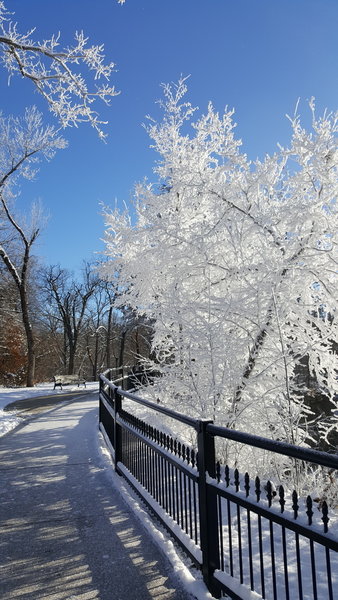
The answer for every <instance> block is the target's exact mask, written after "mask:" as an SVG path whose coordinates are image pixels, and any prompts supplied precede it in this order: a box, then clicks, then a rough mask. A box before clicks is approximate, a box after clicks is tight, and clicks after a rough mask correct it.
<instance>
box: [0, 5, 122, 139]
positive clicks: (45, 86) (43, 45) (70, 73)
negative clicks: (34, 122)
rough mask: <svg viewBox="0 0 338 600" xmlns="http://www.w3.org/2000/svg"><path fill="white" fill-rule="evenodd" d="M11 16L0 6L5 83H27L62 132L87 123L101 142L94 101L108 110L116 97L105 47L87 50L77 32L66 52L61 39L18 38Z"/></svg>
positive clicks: (0, 51) (30, 33)
mask: <svg viewBox="0 0 338 600" xmlns="http://www.w3.org/2000/svg"><path fill="white" fill-rule="evenodd" d="M119 4H123V1H121V0H119ZM12 16H13V13H11V12H9V11H8V10H7V8H6V6H5V3H4V2H2V1H0V61H1V63H2V65H3V66H4V68H5V69H6V70H7V71H8V73H9V77H10V78H11V77H12V76H14V75H17V74H18V75H21V76H22V77H26V78H28V79H29V80H30V81H31V82H32V83H33V85H34V86H35V88H36V89H37V91H38V92H39V93H40V94H42V96H43V97H44V98H45V100H46V101H47V103H48V107H49V109H50V111H51V112H52V113H53V115H54V116H56V118H57V119H58V120H59V122H60V124H61V126H62V127H68V126H70V125H78V124H79V123H82V122H89V123H90V124H91V125H92V126H93V127H94V128H95V129H96V131H97V132H98V134H99V136H100V137H101V138H104V137H105V134H104V132H103V130H102V126H103V125H104V124H105V121H102V120H100V117H99V116H98V113H97V110H96V100H98V99H100V100H102V101H103V102H104V103H106V104H109V102H110V99H111V97H112V96H115V95H116V94H117V93H118V92H116V90H115V88H114V86H111V85H110V77H111V74H112V72H113V71H114V63H112V62H109V63H105V56H104V47H103V45H92V46H90V45H88V38H87V37H86V36H85V35H84V33H83V32H76V33H75V37H74V43H73V45H71V46H67V47H65V48H62V47H60V33H58V34H57V35H53V36H52V37H51V38H50V39H47V40H42V41H37V40H36V39H34V37H33V35H34V33H35V29H31V30H30V31H28V32H26V33H20V31H19V29H18V26H17V23H15V22H13V20H12ZM90 79H92V81H91V83H89V81H90ZM88 80H89V81H88ZM99 80H101V81H103V83H101V84H99V83H98V82H99Z"/></svg>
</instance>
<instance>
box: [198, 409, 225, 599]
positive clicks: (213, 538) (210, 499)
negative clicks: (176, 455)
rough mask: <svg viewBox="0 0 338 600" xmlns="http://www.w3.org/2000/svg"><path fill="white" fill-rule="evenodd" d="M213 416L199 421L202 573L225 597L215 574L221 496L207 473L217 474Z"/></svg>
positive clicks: (213, 589)
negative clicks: (211, 429) (210, 426)
mask: <svg viewBox="0 0 338 600" xmlns="http://www.w3.org/2000/svg"><path fill="white" fill-rule="evenodd" d="M209 423H213V421H211V420H201V421H199V430H198V433H197V444H198V465H197V466H198V472H199V477H198V496H199V512H200V536H201V550H202V574H203V579H204V581H205V583H206V585H207V586H208V589H209V590H210V592H211V594H212V595H213V596H214V597H215V598H220V597H221V586H220V585H219V584H218V583H217V581H216V580H215V579H214V578H213V577H212V575H213V573H214V571H215V569H219V568H220V558H219V540H218V517H217V497H216V494H215V493H214V492H213V490H211V489H210V486H208V483H207V479H206V478H207V474H209V475H210V477H215V476H216V465H215V439H214V437H213V436H211V435H210V434H208V433H207V431H206V427H207V425H208V424H209Z"/></svg>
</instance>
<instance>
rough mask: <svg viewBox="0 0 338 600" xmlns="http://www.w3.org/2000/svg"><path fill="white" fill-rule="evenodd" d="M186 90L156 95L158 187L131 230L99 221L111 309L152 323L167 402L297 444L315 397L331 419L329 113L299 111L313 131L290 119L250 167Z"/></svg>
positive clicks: (304, 438)
mask: <svg viewBox="0 0 338 600" xmlns="http://www.w3.org/2000/svg"><path fill="white" fill-rule="evenodd" d="M186 91H187V90H186V84H185V81H184V80H181V81H180V82H179V83H178V85H177V86H169V85H166V86H164V101H163V102H162V107H163V110H164V118H163V121H162V122H160V123H157V122H154V121H150V124H149V126H148V132H149V135H150V137H151V139H152V141H153V147H154V148H155V150H156V151H157V152H158V153H159V155H160V160H159V161H158V162H157V165H156V168H155V173H156V175H157V177H158V181H157V184H155V185H153V184H150V183H147V182H146V183H143V184H141V185H139V186H138V187H137V188H136V194H135V206H134V209H133V210H135V212H136V222H134V217H132V216H131V215H130V214H128V213H125V214H120V213H119V212H118V211H112V212H110V211H107V212H106V215H105V218H106V223H107V234H106V244H107V254H108V255H109V256H110V257H111V267H110V268H111V272H112V273H114V272H115V271H116V269H118V270H119V271H120V277H121V281H122V282H124V288H125V293H124V294H122V296H121V299H120V301H121V303H123V304H124V305H126V304H128V305H129V306H130V307H131V308H132V309H133V310H136V311H138V312H139V313H140V314H145V315H147V317H148V318H150V319H152V320H154V323H155V325H154V338H153V352H154V354H155V355H156V362H157V364H158V366H159V367H160V368H161V371H162V373H163V377H162V378H161V379H160V381H159V382H158V387H160V388H161V390H158V389H156V394H157V395H158V394H159V391H162V392H163V396H164V397H165V398H166V402H168V403H170V404H171V405H174V406H175V408H178V409H180V410H183V411H189V413H190V414H195V415H196V416H201V417H209V418H213V419H215V420H216V421H217V422H218V423H219V424H223V425H226V426H228V427H236V428H237V429H242V430H245V431H249V432H250V431H251V432H255V433H260V434H261V435H266V436H269V437H271V436H273V437H274V438H275V439H280V440H286V441H288V442H291V443H298V444H299V443H306V442H309V441H310V437H311V436H310V432H309V429H308V427H307V422H308V421H309V419H310V420H311V406H310V405H309V403H308V401H306V398H309V397H310V396H311V395H312V396H314V398H315V400H316V401H318V402H319V401H320V399H321V397H322V396H323V395H324V396H325V397H326V398H327V399H328V400H329V401H330V403H331V406H332V409H333V412H331V413H330V414H329V415H327V417H328V418H327V420H326V422H327V425H326V431H327V430H328V427H329V425H328V423H330V427H333V426H334V425H335V424H336V423H337V416H335V415H337V412H334V410H335V409H337V408H338V407H337V405H336V404H337V395H336V392H337V384H336V378H337V355H336V354H334V352H333V346H334V341H336V340H337V296H338V294H337V289H338V286H337V261H338V257H337V229H338V227H337V226H338V223H337V195H338V178H337V164H338V151H337V139H336V136H337V123H338V121H337V115H336V114H328V113H325V114H324V115H323V116H322V117H317V116H316V114H315V105H314V101H311V103H310V109H311V113H312V131H309V132H308V131H306V130H305V129H304V128H303V127H302V125H301V122H300V118H299V116H298V115H297V114H296V115H295V116H294V117H292V118H291V119H290V121H291V127H292V138H291V142H290V146H289V147H288V148H280V149H279V151H278V152H277V153H276V154H274V155H273V156H266V157H265V159H264V160H263V161H256V162H255V163H251V162H250V161H249V160H248V158H247V156H246V155H245V154H243V153H241V151H240V146H241V142H240V140H237V139H236V137H235V134H234V129H235V124H234V122H233V111H232V110H228V109H226V110H225V112H224V114H223V115H219V114H218V113H217V112H215V110H214V109H213V106H212V105H211V104H209V106H208V110H207V112H206V114H204V115H202V116H201V117H199V118H198V119H196V120H193V119H194V113H195V109H194V108H193V107H192V106H191V105H190V103H189V102H185V101H184V98H183V97H184V95H185V93H186ZM189 124H191V129H190V132H189V129H188V127H189ZM305 364H306V368H307V371H308V375H309V377H304V365H305ZM323 434H324V435H325V432H323Z"/></svg>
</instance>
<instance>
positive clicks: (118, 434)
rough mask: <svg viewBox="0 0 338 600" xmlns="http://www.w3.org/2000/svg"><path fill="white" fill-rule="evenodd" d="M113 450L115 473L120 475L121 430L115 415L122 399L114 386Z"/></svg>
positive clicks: (120, 406)
mask: <svg viewBox="0 0 338 600" xmlns="http://www.w3.org/2000/svg"><path fill="white" fill-rule="evenodd" d="M113 394H114V450H115V460H114V467H115V471H116V473H118V475H121V471H120V470H119V468H118V466H117V463H118V462H120V460H121V458H122V430H121V427H120V425H119V424H118V422H117V416H118V414H119V413H120V411H121V408H122V400H121V396H120V394H119V391H118V389H117V388H114V392H113Z"/></svg>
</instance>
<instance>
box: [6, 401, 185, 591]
mask: <svg viewBox="0 0 338 600" xmlns="http://www.w3.org/2000/svg"><path fill="white" fill-rule="evenodd" d="M97 404H98V402H97V394H86V395H85V394H84V395H83V396H82V398H80V399H79V400H77V401H75V402H72V403H69V404H66V405H63V406H61V407H57V408H55V409H53V410H52V411H49V412H48V413H46V414H44V415H41V416H39V417H37V418H35V419H34V420H32V421H29V422H28V423H26V424H25V425H23V426H21V427H18V428H17V429H16V430H15V431H13V432H11V433H10V434H9V435H6V436H3V437H2V438H0V459H1V467H0V469H1V470H0V474H1V490H0V515H1V529H0V531H1V552H0V553H1V556H2V557H3V558H2V564H1V567H0V579H1V581H2V584H1V585H2V595H1V597H2V600H12V599H14V598H16V599H17V598H21V599H22V600H33V599H34V600H39V599H40V600H42V599H46V598H48V599H49V600H73V599H74V600H75V599H76V600H89V599H90V600H92V599H100V600H115V599H116V600H127V599H128V600H130V599H134V598H137V599H138V600H142V599H156V600H160V599H161V600H164V599H165V600H186V599H188V598H191V596H190V595H189V594H188V593H187V592H186V591H185V590H184V589H183V588H182V585H181V584H180V581H179V579H178V578H177V577H175V576H173V574H172V567H171V565H170V563H169V562H168V561H167V560H166V558H165V556H164V555H163V554H162V553H161V552H159V549H158V547H157V546H156V545H155V544H154V543H153V541H152V539H151V537H150V536H148V535H147V532H146V531H145V529H144V528H143V527H142V526H141V524H140V522H139V520H138V519H137V518H135V516H134V514H133V512H132V511H130V510H129V509H128V507H127V505H126V504H125V503H124V501H123V500H122V498H121V495H120V494H119V492H118V491H117V490H116V488H114V487H113V486H112V485H111V480H110V476H111V474H110V473H109V469H107V468H106V466H105V464H104V462H103V461H102V457H101V455H100V453H99V449H98V444H97V435H96V431H97Z"/></svg>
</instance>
